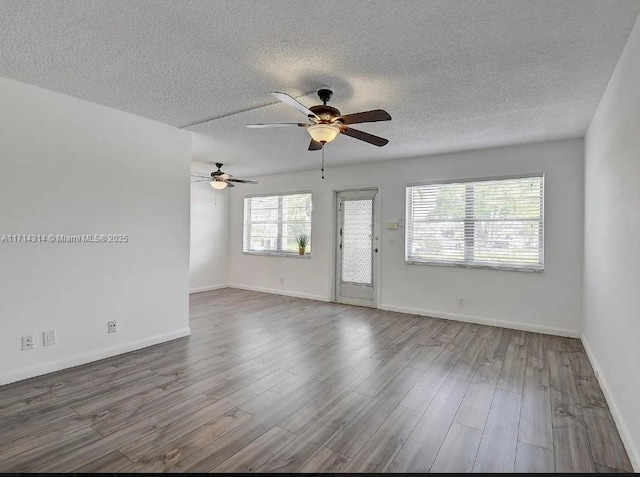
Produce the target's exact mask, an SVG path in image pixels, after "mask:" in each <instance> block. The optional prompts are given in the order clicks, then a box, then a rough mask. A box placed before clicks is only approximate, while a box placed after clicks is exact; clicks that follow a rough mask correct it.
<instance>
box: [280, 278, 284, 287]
mask: <svg viewBox="0 0 640 477" xmlns="http://www.w3.org/2000/svg"><path fill="white" fill-rule="evenodd" d="M280 285H284V277H280Z"/></svg>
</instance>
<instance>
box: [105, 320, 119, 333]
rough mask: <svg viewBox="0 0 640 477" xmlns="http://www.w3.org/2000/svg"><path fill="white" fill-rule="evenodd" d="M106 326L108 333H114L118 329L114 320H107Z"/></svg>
mask: <svg viewBox="0 0 640 477" xmlns="http://www.w3.org/2000/svg"><path fill="white" fill-rule="evenodd" d="M107 328H108V329H109V333H115V332H116V331H118V327H117V325H116V322H115V320H114V321H108V322H107Z"/></svg>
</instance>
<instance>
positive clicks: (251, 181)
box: [227, 179, 258, 184]
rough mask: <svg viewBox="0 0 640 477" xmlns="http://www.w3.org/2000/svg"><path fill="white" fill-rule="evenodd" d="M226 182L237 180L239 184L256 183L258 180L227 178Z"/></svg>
mask: <svg viewBox="0 0 640 477" xmlns="http://www.w3.org/2000/svg"><path fill="white" fill-rule="evenodd" d="M227 182H239V183H241V184H257V183H258V181H254V180H249V179H227Z"/></svg>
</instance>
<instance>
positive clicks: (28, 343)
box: [22, 335, 33, 351]
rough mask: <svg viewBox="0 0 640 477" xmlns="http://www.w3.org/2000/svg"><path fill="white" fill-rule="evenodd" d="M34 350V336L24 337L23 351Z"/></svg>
mask: <svg viewBox="0 0 640 477" xmlns="http://www.w3.org/2000/svg"><path fill="white" fill-rule="evenodd" d="M29 349H33V335H24V336H23V337H22V351H27V350H29Z"/></svg>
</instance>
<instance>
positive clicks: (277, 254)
mask: <svg viewBox="0 0 640 477" xmlns="http://www.w3.org/2000/svg"><path fill="white" fill-rule="evenodd" d="M242 254H243V255H260V256H263V257H287V258H303V259H304V258H306V259H310V258H311V253H305V254H304V255H300V254H299V253H294V252H250V251H249V252H246V251H243V252H242Z"/></svg>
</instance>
